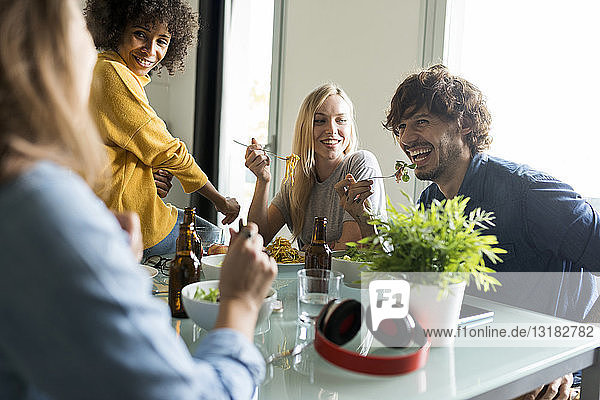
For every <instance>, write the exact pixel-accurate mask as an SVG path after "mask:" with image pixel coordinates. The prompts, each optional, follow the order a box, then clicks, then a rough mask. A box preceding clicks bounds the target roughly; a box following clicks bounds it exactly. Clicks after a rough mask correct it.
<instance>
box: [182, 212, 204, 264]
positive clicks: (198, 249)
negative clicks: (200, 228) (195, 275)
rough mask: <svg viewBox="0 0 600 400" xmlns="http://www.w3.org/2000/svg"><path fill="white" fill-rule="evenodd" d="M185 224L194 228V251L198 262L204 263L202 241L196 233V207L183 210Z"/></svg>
mask: <svg viewBox="0 0 600 400" xmlns="http://www.w3.org/2000/svg"><path fill="white" fill-rule="evenodd" d="M183 223H184V224H185V225H189V226H190V227H191V228H192V239H193V246H192V251H193V252H194V254H196V257H197V258H198V261H202V241H201V240H200V237H199V236H198V233H197V232H196V209H195V208H194V207H186V208H185V209H184V210H183Z"/></svg>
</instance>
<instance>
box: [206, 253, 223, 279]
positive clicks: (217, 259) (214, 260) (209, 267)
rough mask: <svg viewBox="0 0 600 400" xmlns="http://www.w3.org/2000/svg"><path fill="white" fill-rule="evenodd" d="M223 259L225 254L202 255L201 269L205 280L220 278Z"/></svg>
mask: <svg viewBox="0 0 600 400" xmlns="http://www.w3.org/2000/svg"><path fill="white" fill-rule="evenodd" d="M224 259H225V254H213V255H211V256H202V271H204V278H206V280H215V279H216V280H219V279H220V278H221V265H222V264H223V260H224Z"/></svg>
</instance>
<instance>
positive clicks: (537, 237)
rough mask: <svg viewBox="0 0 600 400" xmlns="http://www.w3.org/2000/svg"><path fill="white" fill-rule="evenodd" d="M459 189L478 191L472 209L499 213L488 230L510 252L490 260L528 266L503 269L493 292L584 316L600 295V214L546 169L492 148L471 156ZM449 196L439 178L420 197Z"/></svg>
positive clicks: (498, 296)
mask: <svg viewBox="0 0 600 400" xmlns="http://www.w3.org/2000/svg"><path fill="white" fill-rule="evenodd" d="M458 194H459V195H463V196H465V197H470V198H471V200H470V201H469V203H468V205H467V212H470V211H471V210H473V209H474V208H477V207H479V208H481V209H483V210H485V211H493V212H494V214H495V216H496V219H495V221H494V222H495V224H496V226H494V227H491V228H490V229H489V230H486V231H485V232H484V233H485V234H493V235H496V237H497V238H498V241H499V247H502V248H503V249H505V250H507V252H508V253H507V254H504V255H502V259H503V260H504V262H503V263H501V264H497V265H489V266H490V267H491V268H494V269H496V270H497V271H499V272H521V273H523V274H502V275H501V277H502V278H503V281H501V283H502V285H503V286H502V288H500V289H499V290H498V293H488V294H486V295H485V297H486V298H492V299H494V300H499V301H503V302H505V303H509V304H513V305H516V306H519V307H525V308H528V309H532V310H535V311H540V312H544V313H546V314H551V315H555V316H560V317H564V318H568V319H571V320H577V321H579V320H581V319H583V317H584V316H585V314H586V313H587V311H588V310H589V307H591V305H592V304H593V302H594V301H595V299H596V298H597V297H598V294H597V290H596V283H595V279H594V277H593V276H592V275H591V274H590V272H589V271H593V272H600V220H599V218H598V213H597V212H596V211H595V210H594V209H593V208H592V206H591V205H590V204H589V203H587V202H586V201H585V200H583V199H582V198H581V196H580V195H579V194H577V193H576V192H575V191H574V190H573V189H572V188H571V187H570V186H569V185H567V184H565V183H563V182H561V181H559V180H557V179H555V178H553V177H551V176H549V175H547V174H545V173H543V172H540V171H536V170H533V169H531V168H530V167H528V166H526V165H522V164H517V163H514V162H510V161H506V160H503V159H500V158H496V157H492V156H489V155H487V154H485V153H478V154H476V155H475V156H474V157H473V159H472V160H471V164H470V166H469V168H468V170H467V172H466V174H465V177H464V179H463V182H462V184H461V186H460V189H459V191H458ZM444 198H445V197H444V195H443V193H442V192H441V191H440V190H439V188H438V186H437V185H436V184H435V183H433V184H431V185H429V186H428V187H427V188H426V189H425V190H424V191H423V193H421V196H420V199H419V202H420V203H423V204H425V205H426V206H428V205H429V204H431V202H432V201H433V200H434V199H437V200H443V199H444ZM525 272H534V273H527V274H525ZM470 293H472V294H475V292H473V288H470Z"/></svg>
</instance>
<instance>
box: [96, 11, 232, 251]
mask: <svg viewBox="0 0 600 400" xmlns="http://www.w3.org/2000/svg"><path fill="white" fill-rule="evenodd" d="M84 14H85V17H86V22H87V26H88V29H89V30H90V32H91V34H92V38H93V39H94V43H95V45H96V48H97V49H98V50H101V51H102V52H101V53H100V54H99V56H98V62H97V64H96V67H95V69H94V79H93V82H92V90H91V95H90V108H91V111H92V115H93V116H94V117H95V119H96V122H97V124H98V127H99V129H100V132H101V134H102V136H103V139H104V143H105V145H106V149H107V152H108V155H109V159H110V163H111V168H112V180H111V185H110V188H109V189H108V195H107V196H105V197H106V198H107V205H108V206H109V208H111V209H114V210H117V211H123V210H129V211H135V212H137V213H138V214H139V216H140V221H141V225H142V235H143V242H144V249H145V250H144V256H145V257H148V256H151V255H155V254H165V253H172V252H174V251H175V241H176V239H177V235H178V229H177V224H178V223H180V222H181V221H182V220H183V212H182V210H179V209H177V208H176V207H174V206H172V205H171V204H165V203H164V202H163V200H162V199H161V197H164V195H166V192H167V191H168V189H169V188H170V176H171V174H172V175H174V176H175V177H177V179H179V181H180V182H181V184H182V186H183V189H184V190H185V191H186V193H192V192H195V191H198V192H199V193H200V194H202V195H203V196H205V197H206V198H208V199H209V200H210V201H211V202H212V203H213V204H214V205H215V207H216V208H217V210H218V211H220V212H222V213H223V214H225V218H224V219H223V223H224V224H229V223H231V222H233V221H234V220H235V219H236V218H237V216H238V214H239V211H240V206H239V204H238V203H237V201H236V200H235V199H233V198H229V197H224V196H223V195H221V194H220V193H219V192H218V191H217V190H216V189H215V187H214V186H213V185H212V184H211V183H210V182H209V180H208V177H207V176H206V174H204V172H203V171H202V170H201V169H200V167H199V166H198V164H197V163H196V162H195V160H194V158H193V157H192V156H191V155H190V154H189V152H188V150H187V148H186V146H185V144H184V143H183V142H182V141H181V140H179V139H177V138H174V137H173V136H172V135H171V134H170V133H169V131H168V130H167V127H166V125H165V123H164V122H163V121H162V120H161V119H160V118H159V117H158V115H157V114H156V112H155V111H154V109H153V108H152V107H151V106H150V103H149V101H148V98H147V96H146V93H145V91H144V86H146V85H147V84H148V83H149V82H150V77H149V73H150V71H153V70H154V71H159V70H160V69H161V68H162V67H164V68H166V69H167V71H168V72H169V74H171V75H173V74H174V73H175V72H176V71H180V70H183V68H184V61H185V57H186V55H187V50H188V48H189V47H190V46H191V45H192V44H193V43H195V38H196V32H197V29H198V17H197V14H196V13H194V12H193V11H192V9H191V7H190V6H189V4H187V3H185V2H184V1H183V0H131V1H122V0H88V1H87V3H86V5H85V8H84ZM157 191H158V192H157ZM196 222H197V226H198V225H205V226H206V225H208V226H212V224H210V223H209V222H208V221H205V220H203V219H201V218H197V221H196Z"/></svg>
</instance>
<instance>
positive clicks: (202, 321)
mask: <svg viewBox="0 0 600 400" xmlns="http://www.w3.org/2000/svg"><path fill="white" fill-rule="evenodd" d="M218 287H219V281H218V280H212V281H202V282H196V283H191V284H189V285H187V286H185V287H184V288H183V289H181V298H182V300H183V308H185V312H186V313H187V315H188V317H190V318H191V319H192V320H194V322H195V323H196V324H197V325H198V326H200V327H201V328H204V329H207V330H208V329H212V328H213V327H214V326H215V322H216V321H217V314H218V313H219V303H213V302H210V301H206V300H195V299H194V295H195V294H196V290H197V289H204V291H205V292H208V289H211V288H212V289H216V288H218ZM275 300H277V291H275V289H273V288H270V289H269V293H268V296H267V297H266V298H265V300H264V301H263V303H262V306H261V307H260V310H259V311H258V318H257V321H256V325H263V324H264V322H265V320H267V319H268V318H269V316H270V315H271V313H272V312H273V303H274V302H275Z"/></svg>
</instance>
